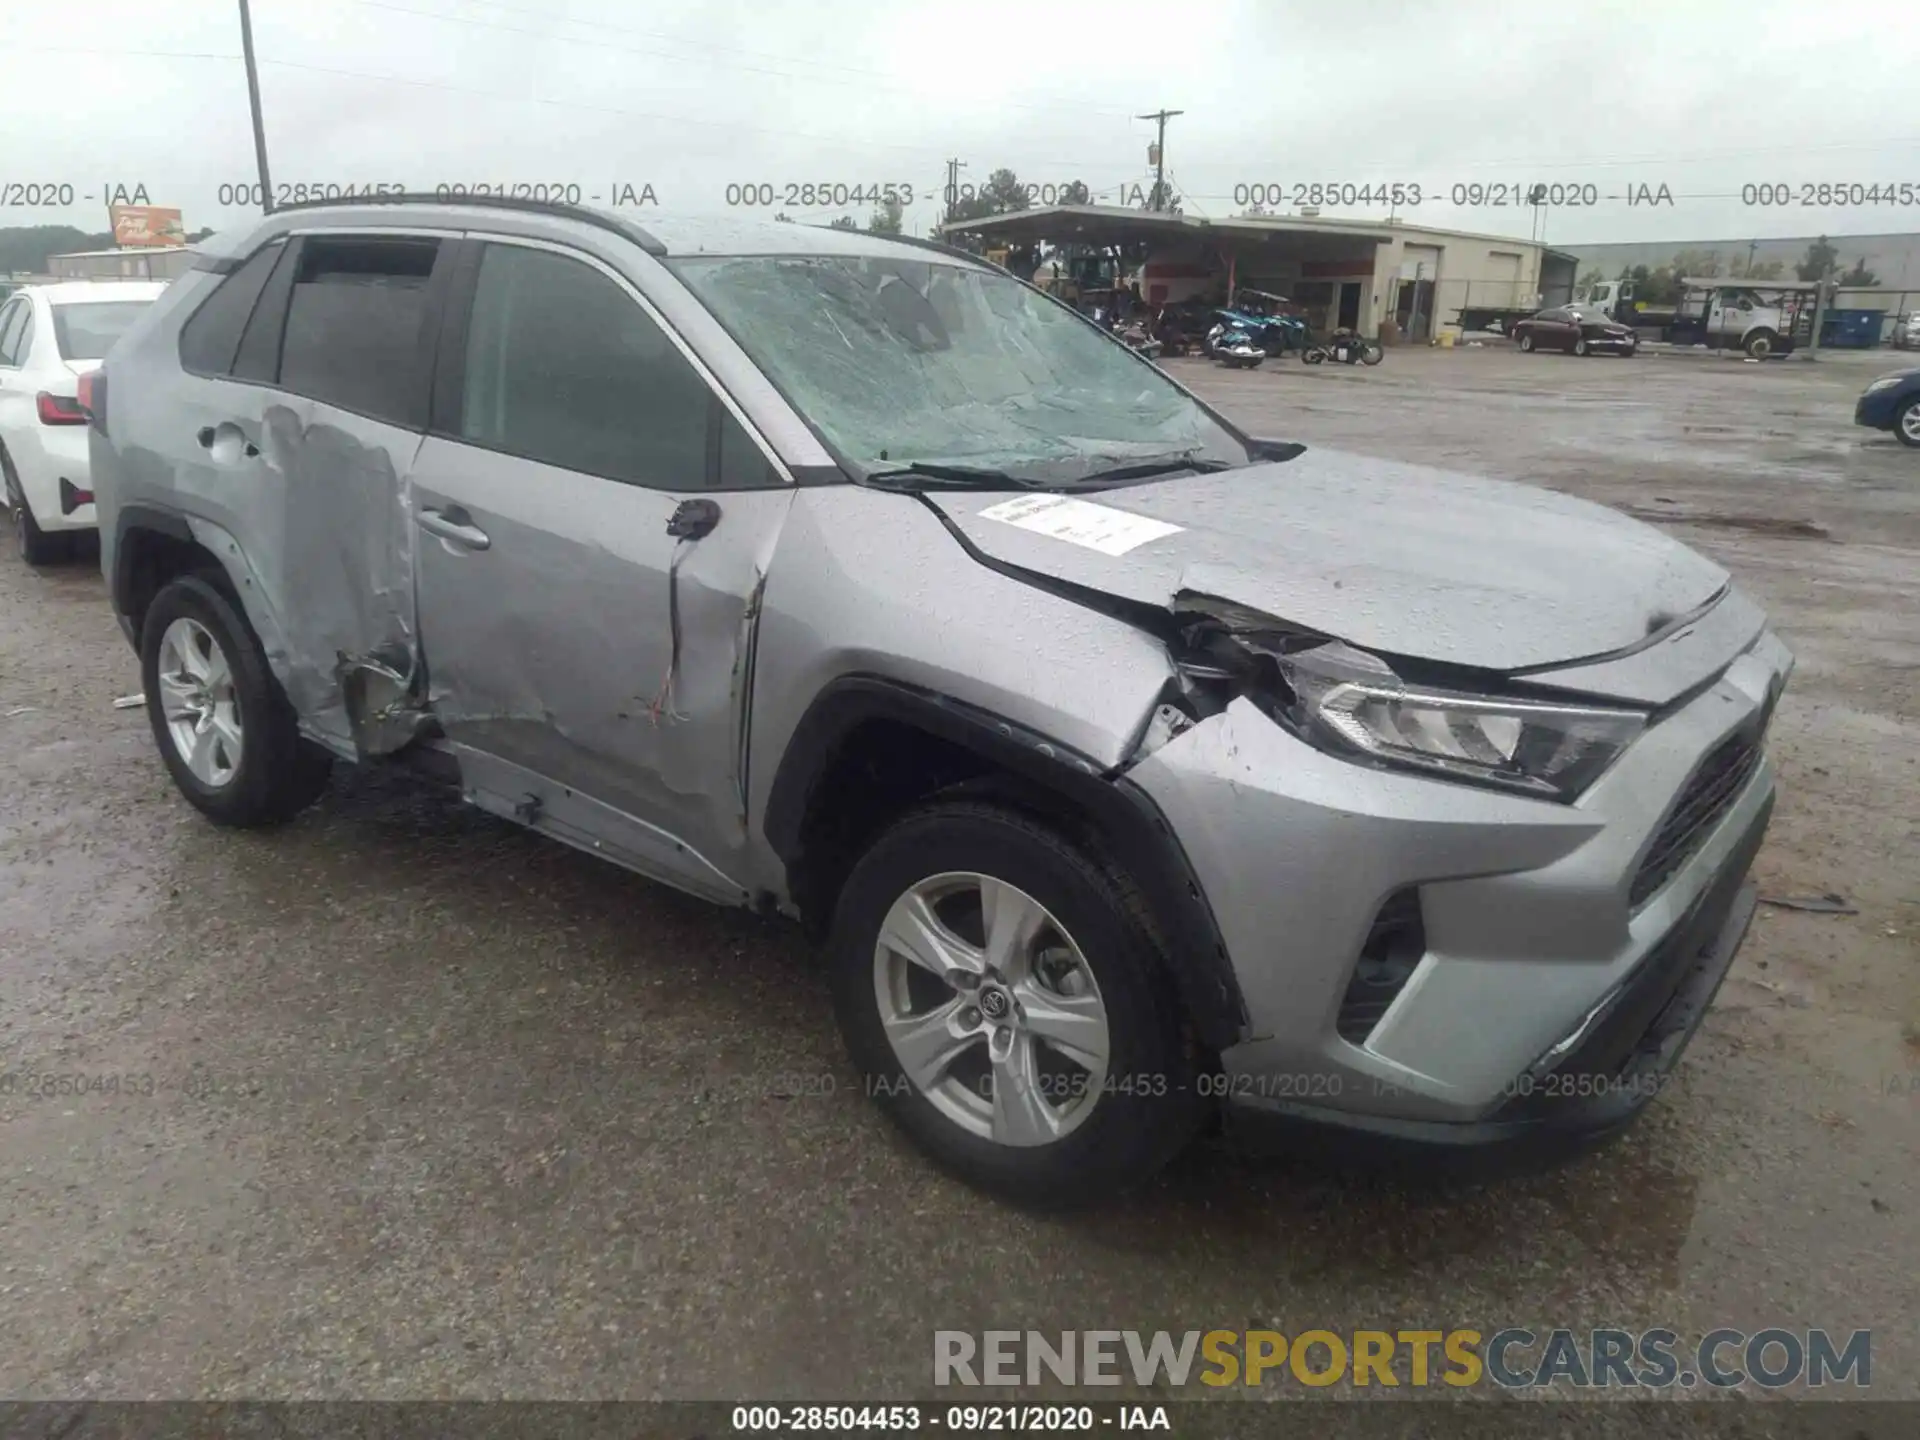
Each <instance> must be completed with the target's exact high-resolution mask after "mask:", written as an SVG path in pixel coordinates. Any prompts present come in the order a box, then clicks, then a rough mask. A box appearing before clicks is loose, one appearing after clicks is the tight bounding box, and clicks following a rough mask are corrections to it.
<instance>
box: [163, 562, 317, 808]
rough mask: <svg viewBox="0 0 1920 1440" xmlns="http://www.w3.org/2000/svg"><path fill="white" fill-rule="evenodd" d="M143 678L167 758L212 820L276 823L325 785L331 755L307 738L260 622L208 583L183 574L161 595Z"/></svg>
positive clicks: (175, 774)
mask: <svg viewBox="0 0 1920 1440" xmlns="http://www.w3.org/2000/svg"><path fill="white" fill-rule="evenodd" d="M140 675H141V680H142V682H143V684H144V685H145V687H146V696H147V718H148V721H149V722H150V723H151V725H152V727H153V738H154V742H155V743H156V744H157V745H158V746H159V747H160V757H161V759H162V760H163V761H165V763H166V766H167V770H168V772H169V773H170V774H171V775H172V776H173V781H174V784H176V785H177V786H179V787H180V793H181V794H183V795H185V796H186V797H187V799H188V800H190V801H191V802H192V803H193V804H194V805H195V806H196V807H197V808H198V809H199V810H200V811H201V812H202V813H204V814H205V815H206V816H207V817H208V818H209V819H212V820H214V821H216V822H218V823H219V824H222V825H235V826H255V825H272V824H277V823H279V822H280V821H283V820H289V819H291V818H292V817H293V816H294V815H296V814H298V813H299V812H300V811H301V810H303V809H305V808H306V807H307V806H308V805H309V804H311V803H312V802H313V801H314V800H315V799H316V798H317V797H318V796H319V794H320V792H321V791H322V790H323V789H325V788H326V784H327V775H328V772H329V771H330V770H331V769H332V765H333V761H332V758H331V757H330V756H329V755H328V754H327V752H326V751H324V750H322V749H321V748H320V747H319V746H317V745H315V744H313V743H312V742H311V741H309V740H306V739H303V738H302V737H301V734H300V727H299V723H298V721H297V720H296V719H295V717H294V712H293V706H292V705H291V704H290V703H288V701H287V697H286V695H285V694H284V693H283V692H282V691H281V689H280V684H279V682H278V681H276V680H275V679H274V678H273V673H272V671H271V670H270V669H269V668H268V666H267V657H266V654H265V652H264V651H263V650H262V649H261V647H260V641H259V639H258V638H257V637H256V636H255V635H254V633H253V627H252V626H250V625H249V624H248V623H247V621H246V619H245V617H243V616H242V615H241V614H240V612H239V611H238V610H237V609H236V608H235V607H234V605H233V602H232V601H231V600H229V599H228V598H227V597H226V596H225V595H223V594H221V592H220V591H219V590H218V589H217V588H216V587H215V586H214V585H213V584H211V583H210V582H209V581H207V580H205V579H202V578H201V577H199V576H194V575H189V576H183V577H181V578H180V579H177V580H174V581H172V582H171V583H169V584H168V585H167V586H166V587H165V588H163V589H162V590H161V591H160V593H159V594H158V595H156V596H154V598H153V603H152V604H151V605H150V606H148V608H147V614H146V618H145V620H144V621H143V623H142V628H141V632H140Z"/></svg>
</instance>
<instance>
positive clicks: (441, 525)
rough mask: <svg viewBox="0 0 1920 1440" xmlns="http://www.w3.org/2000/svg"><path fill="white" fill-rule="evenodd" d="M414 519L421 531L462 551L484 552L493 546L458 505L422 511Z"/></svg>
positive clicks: (471, 518) (482, 531)
mask: <svg viewBox="0 0 1920 1440" xmlns="http://www.w3.org/2000/svg"><path fill="white" fill-rule="evenodd" d="M416 518H417V519H418V520H419V521H420V528H421V529H422V530H425V531H427V532H428V533H429V534H433V535H438V536H439V537H440V538H441V539H442V540H450V541H452V542H453V543H454V544H455V545H459V546H461V547H462V548H464V549H467V550H485V549H487V548H488V547H490V546H491V545H492V544H493V541H491V540H490V539H488V538H487V532H486V531H484V530H482V529H481V528H480V527H479V526H478V525H476V524H474V523H473V517H472V516H471V515H469V514H467V512H466V511H465V510H463V509H461V508H460V507H459V506H458V505H449V506H448V507H447V508H446V509H444V510H422V511H421V512H420V514H419V515H418V516H417V517H416Z"/></svg>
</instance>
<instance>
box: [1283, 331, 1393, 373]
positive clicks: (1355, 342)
mask: <svg viewBox="0 0 1920 1440" xmlns="http://www.w3.org/2000/svg"><path fill="white" fill-rule="evenodd" d="M1385 358H1386V351H1384V350H1382V349H1381V348H1380V344H1379V342H1378V341H1375V340H1368V339H1365V338H1363V337H1362V336H1361V335H1359V334H1358V333H1357V332H1355V331H1353V330H1348V329H1344V328H1343V329H1339V330H1336V331H1334V332H1333V333H1332V334H1331V335H1329V336H1328V337H1327V338H1326V339H1325V340H1324V341H1314V340H1311V339H1310V340H1309V341H1308V343H1307V346H1306V348H1305V349H1303V350H1302V351H1301V352H1300V361H1301V363H1302V364H1304V365H1318V364H1320V363H1321V362H1322V361H1326V360H1337V361H1338V362H1339V363H1341V364H1342V365H1356V364H1357V365H1378V364H1379V363H1380V362H1381V361H1382V360H1384V359H1385Z"/></svg>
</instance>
